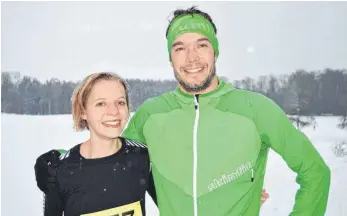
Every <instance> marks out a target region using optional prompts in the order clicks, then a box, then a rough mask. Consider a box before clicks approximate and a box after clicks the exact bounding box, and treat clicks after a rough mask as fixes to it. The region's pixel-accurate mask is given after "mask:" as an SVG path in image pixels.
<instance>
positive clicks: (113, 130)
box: [35, 73, 268, 216]
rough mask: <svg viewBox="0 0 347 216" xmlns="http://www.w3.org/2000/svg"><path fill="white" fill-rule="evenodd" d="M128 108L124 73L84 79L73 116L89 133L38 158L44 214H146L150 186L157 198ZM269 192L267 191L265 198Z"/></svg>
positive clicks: (38, 176) (75, 123)
mask: <svg viewBox="0 0 347 216" xmlns="http://www.w3.org/2000/svg"><path fill="white" fill-rule="evenodd" d="M129 114H130V113H129V94H128V88H127V85H126V83H125V82H124V81H123V80H122V79H121V78H120V77H119V76H117V75H116V74H112V73H96V74H92V75H90V76H88V77H86V78H85V79H84V80H83V82H82V83H81V85H80V86H79V87H78V88H77V89H76V90H75V92H74V94H73V100H72V116H73V120H74V127H75V129H76V130H77V131H82V130H85V129H87V130H89V132H90V137H89V139H88V140H86V141H85V142H83V143H82V144H78V145H76V146H74V147H73V148H71V149H70V150H69V151H66V152H64V153H63V154H61V153H62V152H63V151H57V150H51V151H49V152H47V153H45V154H43V155H41V156H40V157H39V158H38V159H37V161H36V164H35V175H36V181H37V185H38V187H39V188H40V190H41V191H43V192H44V194H45V203H44V205H45V206H44V212H45V214H44V215H49V216H61V215H62V214H63V212H64V216H75V215H85V216H93V215H98V216H105V215H107V216H110V215H115V216H142V215H145V193H146V191H147V192H148V193H149V195H150V196H151V197H152V199H153V200H154V202H155V203H157V201H156V194H155V187H154V183H153V178H152V174H151V168H150V161H149V156H148V151H147V148H146V146H145V145H143V144H141V143H138V142H135V141H132V140H128V139H124V138H122V137H120V135H121V133H122V130H123V128H124V127H125V125H126V123H127V121H128V118H129V116H130V115H129ZM267 198H268V194H266V193H265V192H264V191H263V194H262V200H261V202H262V203H263V202H265V200H266V199H267Z"/></svg>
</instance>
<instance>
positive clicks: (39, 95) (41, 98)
mask: <svg viewBox="0 0 347 216" xmlns="http://www.w3.org/2000/svg"><path fill="white" fill-rule="evenodd" d="M223 79H225V80H227V78H225V77H223ZM126 81H127V82H128V85H129V88H130V99H131V104H132V111H136V109H137V108H138V107H139V106H140V105H141V104H142V103H143V102H144V101H145V100H146V99H148V98H151V97H155V96H157V95H160V94H162V93H163V92H166V91H170V90H173V89H175V88H176V86H177V82H176V81H175V80H150V79H148V80H140V79H126ZM232 83H233V85H234V87H235V88H241V89H247V90H251V91H255V92H259V93H262V94H264V95H266V96H268V97H270V98H271V99H273V100H274V101H275V102H276V103H277V104H278V105H279V106H281V107H282V109H284V111H285V112H286V113H287V114H289V115H296V116H308V117H309V116H316V115H334V116H341V127H346V125H347V117H346V116H347V70H346V69H330V68H327V69H324V70H322V71H306V70H297V71H295V72H293V73H291V74H287V75H279V76H274V75H267V76H260V77H258V78H256V79H253V78H250V77H246V78H244V79H242V80H235V81H233V82H232ZM78 84H79V82H71V81H70V82H66V81H62V80H59V79H56V78H52V79H50V80H47V81H45V82H40V81H38V80H37V79H36V78H33V77H29V76H21V74H20V73H19V72H16V73H14V72H6V71H5V72H2V73H1V112H3V113H15V114H28V115H55V114H70V113H71V96H72V92H73V90H74V88H75V87H76V86H77V85H78Z"/></svg>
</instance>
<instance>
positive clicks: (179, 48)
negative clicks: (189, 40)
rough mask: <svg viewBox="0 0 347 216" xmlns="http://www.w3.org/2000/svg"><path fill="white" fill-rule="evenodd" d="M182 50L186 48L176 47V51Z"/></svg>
mask: <svg viewBox="0 0 347 216" xmlns="http://www.w3.org/2000/svg"><path fill="white" fill-rule="evenodd" d="M182 50H184V48H183V47H178V48H177V49H175V52H178V51H182Z"/></svg>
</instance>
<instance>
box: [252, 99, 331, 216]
mask: <svg viewBox="0 0 347 216" xmlns="http://www.w3.org/2000/svg"><path fill="white" fill-rule="evenodd" d="M257 100H258V106H257V107H256V110H255V112H256V113H257V114H256V117H255V118H256V122H257V126H258V129H259V130H260V132H261V137H262V140H263V141H264V142H265V143H266V144H267V145H268V146H269V147H270V148H272V149H273V150H274V151H275V152H277V153H278V154H280V155H281V157H282V158H283V159H284V160H285V162H286V163H287V165H288V166H289V167H290V169H291V170H293V171H294V172H296V173H297V178H296V182H297V183H298V184H299V185H300V188H299V190H298V191H297V193H296V196H295V205H294V209H293V211H292V213H291V214H290V215H291V216H299V215H300V216H308V215H314V216H321V215H324V214H325V211H326V207H327V202H328V194H329V187H330V169H329V168H328V166H327V165H326V163H325V162H324V160H323V159H322V157H321V156H320V154H319V153H318V151H317V150H316V149H315V147H314V146H313V145H312V143H311V142H310V140H309V139H308V138H307V136H306V135H305V134H304V133H302V132H300V131H299V130H297V129H296V128H295V127H294V126H293V124H292V122H291V121H290V120H289V118H288V117H287V115H286V114H285V113H284V111H283V110H282V109H281V108H280V107H279V106H278V105H277V104H275V102H273V101H272V100H271V99H269V98H266V97H264V96H262V95H261V96H260V97H259V98H258V99H257Z"/></svg>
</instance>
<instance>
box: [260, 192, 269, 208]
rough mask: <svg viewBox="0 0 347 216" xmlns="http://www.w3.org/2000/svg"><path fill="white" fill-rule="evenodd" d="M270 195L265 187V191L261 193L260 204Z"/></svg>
mask: <svg viewBox="0 0 347 216" xmlns="http://www.w3.org/2000/svg"><path fill="white" fill-rule="evenodd" d="M269 197H270V195H269V194H268V193H266V190H265V189H263V191H262V193H261V199H260V204H261V205H263V204H264V203H265V201H266V200H267V199H268V198H269Z"/></svg>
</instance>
